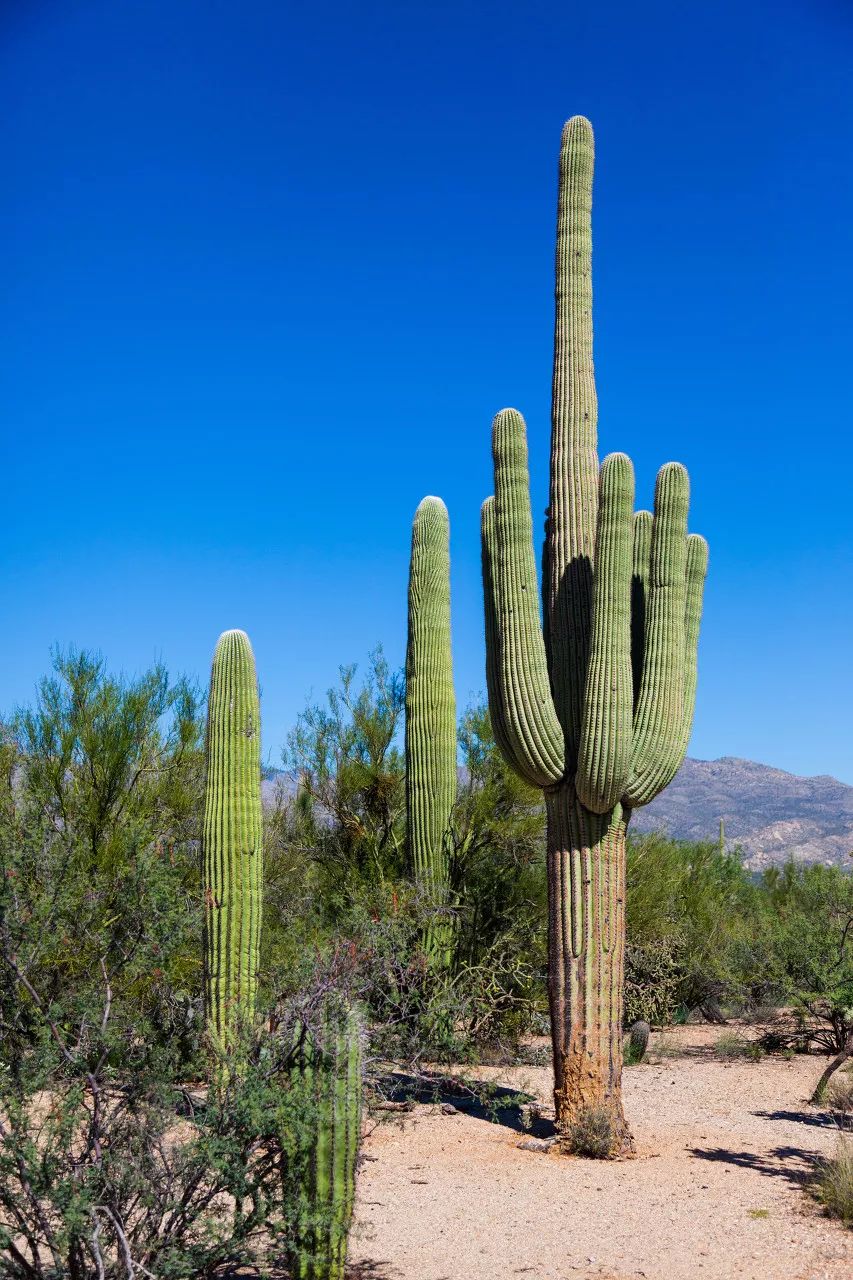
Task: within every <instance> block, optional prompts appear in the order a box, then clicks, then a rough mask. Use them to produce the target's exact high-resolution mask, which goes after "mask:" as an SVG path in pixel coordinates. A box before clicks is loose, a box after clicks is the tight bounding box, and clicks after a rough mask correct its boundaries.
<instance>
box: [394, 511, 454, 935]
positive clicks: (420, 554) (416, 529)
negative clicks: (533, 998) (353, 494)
mask: <svg viewBox="0 0 853 1280" xmlns="http://www.w3.org/2000/svg"><path fill="white" fill-rule="evenodd" d="M455 799H456V698H455V695H454V692H453V659H452V656H451V649H450V521H449V519H448V515H447V508H446V507H445V505H444V503H443V502H442V501H441V499H440V498H424V499H423V501H422V502H421V503H420V505H419V507H418V509H417V511H416V513H415V519H414V522H413V524H412V558H411V563H410V568H409V630H408V642H407V645H406V809H407V815H408V833H409V846H410V852H411V859H412V865H413V868H414V872H415V877H416V879H417V881H418V883H419V884H420V885H421V887H422V888H423V889H424V890H425V891H426V892H427V894H428V895H429V898H430V900H431V902H432V904H433V905H434V906H435V907H437V908H438V909H439V910H440V909H441V907H442V906H443V905H444V903H445V902H446V898H447V889H448V875H449V866H448V848H447V839H448V828H449V824H450V814H451V811H452V809H453V804H454V801H455ZM446 944H447V929H446V928H444V927H443V925H442V923H441V920H440V918H439V920H438V921H437V922H436V924H435V926H434V927H433V928H432V929H430V930H429V931H428V934H427V938H426V945H427V949H428V951H431V952H432V953H433V954H434V955H435V956H436V958H437V959H440V958H441V955H442V954H443V952H444V951H445V950H446Z"/></svg>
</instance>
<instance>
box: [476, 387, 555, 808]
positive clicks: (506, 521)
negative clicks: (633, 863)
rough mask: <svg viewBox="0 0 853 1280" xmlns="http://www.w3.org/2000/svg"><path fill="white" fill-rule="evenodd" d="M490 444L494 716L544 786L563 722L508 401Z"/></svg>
mask: <svg viewBox="0 0 853 1280" xmlns="http://www.w3.org/2000/svg"><path fill="white" fill-rule="evenodd" d="M492 451H493V455H494V463H495V504H494V516H495V539H494V547H493V554H492V557H491V565H492V574H493V577H492V587H493V593H494V605H495V609H494V613H495V617H496V622H497V628H496V629H497V632H498V634H499V637H500V642H499V652H500V671H499V673H498V674H497V685H498V699H497V703H498V708H499V710H498V715H497V717H496V719H498V721H499V722H500V723H501V724H502V728H503V731H504V732H505V734H506V736H507V738H508V739H509V741H510V744H511V747H512V751H511V754H510V762H511V763H512V764H513V766H514V767H515V768H516V769H517V771H518V773H519V774H520V775H521V777H522V778H524V779H525V780H526V781H527V782H530V783H531V784H532V785H533V786H539V787H548V786H553V784H554V783H556V782H559V781H560V779H561V778H562V776H563V772H564V747H563V730H562V727H561V725H560V722H559V720H558V719H557V714H556V711H555V710H554V703H553V700H552V698H551V687H550V683H549V679H548V664H547V659H546V656H545V644H544V641H543V639H542V627H541V624H540V620H539V600H538V594H537V581H536V563H535V559H534V555H533V522H532V520H531V516H530V486H529V477H528V471H527V439H526V432H525V426H524V419H523V418H522V416H521V414H520V413H517V412H516V411H515V410H514V409H504V410H503V411H502V412H501V413H499V414H498V415H497V416H496V418H495V420H494V422H493V424H492ZM493 649H494V646H493Z"/></svg>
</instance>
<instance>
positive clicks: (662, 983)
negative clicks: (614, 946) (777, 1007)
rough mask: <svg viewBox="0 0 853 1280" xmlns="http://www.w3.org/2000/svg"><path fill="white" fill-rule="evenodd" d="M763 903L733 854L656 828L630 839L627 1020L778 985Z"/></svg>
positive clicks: (671, 1013) (742, 998)
mask: <svg viewBox="0 0 853 1280" xmlns="http://www.w3.org/2000/svg"><path fill="white" fill-rule="evenodd" d="M769 925H770V911H769V904H768V903H767V901H766V898H765V896H764V895H762V894H761V892H760V890H759V889H758V887H757V886H756V885H755V884H754V883H753V881H752V880H751V878H750V876H749V874H748V873H747V872H746V871H745V870H744V868H743V865H742V863H741V861H740V859H739V857H738V856H737V854H734V853H732V854H727V853H725V852H721V850H720V848H719V845H718V844H717V843H716V842H713V843H712V842H706V843H696V844H693V843H687V842H684V841H676V840H670V839H668V838H667V837H665V836H661V835H647V836H639V837H635V838H634V839H631V840H629V842H628V859H627V933H628V949H627V956H626V1021H628V1020H630V1019H631V1018H637V1017H642V1018H644V1019H645V1020H646V1021H647V1022H650V1023H652V1024H653V1025H657V1026H660V1025H663V1024H665V1023H667V1022H672V1021H674V1020H675V1018H676V1016H677V1012H678V1010H679V1009H680V1008H681V1009H684V1010H693V1009H699V1010H700V1011H701V1010H702V1009H703V1008H706V1007H707V1008H708V1010H709V1012H710V1011H712V1007H713V1006H714V1004H715V1003H716V1002H719V1001H720V1000H725V1001H726V1002H728V1003H733V1004H735V1005H739V1006H748V1005H749V1004H750V1003H754V1002H755V1001H756V1000H758V999H764V998H766V996H767V994H768V992H771V991H772V989H773V987H774V982H773V975H774V972H775V968H774V965H773V963H772V957H771V946H770V935H769V932H768V930H769Z"/></svg>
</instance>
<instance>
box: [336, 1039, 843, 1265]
mask: <svg viewBox="0 0 853 1280" xmlns="http://www.w3.org/2000/svg"><path fill="white" fill-rule="evenodd" d="M719 1034H720V1032H719V1030H718V1029H716V1028H707V1027H684V1028H678V1029H677V1030H674V1031H671V1032H667V1033H666V1035H665V1040H664V1043H663V1044H662V1045H661V1037H653V1038H652V1048H651V1051H650V1057H651V1059H652V1061H651V1062H646V1063H643V1064H641V1065H640V1066H637V1067H632V1068H630V1069H628V1070H626V1072H625V1105H626V1111H627V1113H628V1116H629V1120H630V1123H631V1126H632V1128H633V1132H634V1137H635V1140H636V1145H637V1156H636V1158H634V1159H630V1160H624V1161H616V1162H602V1161H595V1160H582V1159H578V1158H574V1157H566V1156H561V1155H557V1154H555V1153H553V1152H552V1153H542V1152H540V1151H529V1150H521V1149H519V1147H518V1143H519V1141H522V1140H524V1138H525V1134H524V1133H523V1132H520V1131H519V1129H518V1127H517V1125H518V1109H517V1107H515V1106H508V1107H507V1108H506V1109H505V1110H504V1111H502V1112H501V1113H500V1115H499V1117H498V1120H497V1122H495V1121H493V1120H490V1119H489V1118H488V1117H487V1116H483V1115H482V1114H480V1115H478V1114H471V1113H470V1112H469V1111H462V1110H458V1111H457V1112H456V1114H442V1112H441V1108H440V1105H439V1104H437V1103H432V1102H430V1103H419V1104H417V1105H416V1107H415V1109H414V1110H413V1111H412V1112H411V1113H409V1114H407V1115H405V1116H402V1117H399V1116H394V1117H393V1118H392V1119H390V1120H386V1121H385V1122H383V1123H380V1124H377V1125H375V1126H374V1127H372V1128H371V1131H370V1132H369V1134H368V1136H367V1139H366V1142H365V1149H364V1155H365V1160H364V1163H363V1165H362V1168H361V1171H360V1174H359V1186H358V1198H357V1206H356V1221H355V1227H354V1231H353V1234H352V1237H351V1243H350V1262H351V1266H350V1268H349V1275H350V1276H351V1278H352V1280H517V1278H518V1277H522V1278H523V1280H563V1277H567V1278H569V1280H578V1278H579V1277H586V1276H589V1277H592V1276H596V1277H607V1278H609V1280H627V1277H636V1276H646V1277H649V1280H688V1278H689V1280H695V1278H696V1277H697V1276H707V1277H709V1280H727V1278H728V1277H733V1276H737V1277H742V1278H744V1280H841V1277H845V1280H851V1277H853V1231H849V1230H847V1229H846V1228H845V1227H843V1226H841V1225H840V1224H839V1223H837V1222H833V1221H830V1220H828V1219H827V1218H825V1217H823V1216H822V1214H821V1211H820V1208H819V1207H818V1206H817V1205H816V1204H815V1203H814V1201H813V1200H812V1198H811V1197H810V1196H809V1195H808V1194H807V1193H806V1192H805V1191H804V1190H803V1184H804V1182H805V1181H806V1180H807V1179H808V1178H809V1176H810V1173H811V1171H812V1169H813V1166H814V1161H815V1159H816V1158H818V1157H819V1156H821V1155H824V1154H830V1153H831V1152H832V1150H833V1148H834V1146H835V1144H836V1143H837V1141H838V1128H837V1125H836V1124H835V1122H834V1120H833V1117H832V1116H831V1115H830V1114H829V1113H828V1112H826V1111H819V1110H815V1109H814V1108H811V1107H809V1106H808V1105H807V1103H806V1101H805V1099H807V1097H808V1095H809V1092H810V1089H811V1088H812V1087H813V1085H814V1082H815V1080H816V1079H817V1077H818V1075H819V1074H820V1071H821V1070H822V1066H823V1062H824V1061H825V1060H824V1059H820V1058H816V1057H797V1058H794V1059H793V1060H791V1061H787V1062H786V1061H784V1060H781V1059H773V1058H765V1059H764V1060H762V1061H761V1062H757V1063H755V1062H744V1061H737V1062H734V1063H731V1064H726V1063H723V1062H721V1061H719V1060H716V1059H715V1058H714V1056H713V1045H714V1042H715V1041H716V1039H717V1037H718V1036H719ZM655 1040H657V1041H658V1046H659V1049H660V1050H661V1051H662V1052H661V1055H660V1056H657V1057H656V1056H655ZM470 1074H471V1075H475V1076H476V1077H477V1078H478V1079H480V1080H485V1079H489V1080H492V1081H494V1082H496V1083H499V1084H500V1085H501V1086H507V1087H508V1088H510V1089H513V1090H516V1091H524V1092H525V1093H529V1094H532V1095H535V1096H536V1097H537V1098H538V1099H540V1100H542V1101H543V1102H548V1101H550V1098H549V1094H550V1089H551V1078H550V1071H549V1070H548V1069H547V1068H544V1067H542V1068H540V1067H531V1066H525V1067H514V1068H485V1067H481V1068H477V1069H476V1071H472V1072H471V1073H470ZM452 1101H453V1102H455V1103H456V1104H457V1105H458V1106H462V1105H464V1104H462V1103H460V1100H459V1098H458V1097H453V1098H452ZM513 1126H516V1127H513Z"/></svg>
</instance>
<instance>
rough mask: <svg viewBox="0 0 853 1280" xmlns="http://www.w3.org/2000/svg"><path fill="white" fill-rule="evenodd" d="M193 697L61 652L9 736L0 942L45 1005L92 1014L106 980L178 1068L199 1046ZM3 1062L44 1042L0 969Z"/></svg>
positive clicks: (2, 812)
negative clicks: (121, 675)
mask: <svg viewBox="0 0 853 1280" xmlns="http://www.w3.org/2000/svg"><path fill="white" fill-rule="evenodd" d="M200 747H201V722H200V716H199V699H198V696H197V694H196V692H195V691H194V690H193V689H192V688H191V687H190V686H189V685H187V683H186V682H185V681H178V682H177V683H175V684H170V682H169V680H168V677H167V675H166V672H165V671H164V669H163V668H162V667H155V668H154V669H152V670H151V671H149V672H147V673H146V674H145V675H143V676H141V677H139V678H138V679H135V680H129V679H125V678H116V677H113V676H110V675H108V674H107V672H106V669H105V666H104V662H103V660H102V659H101V658H99V657H95V656H92V655H90V654H86V653H75V652H71V653H68V654H65V655H63V654H57V655H56V657H55V659H54V672H53V675H52V676H50V677H48V678H46V679H45V680H43V681H42V683H41V685H40V686H39V690H38V694H37V698H36V702H35V705H34V706H33V707H32V708H30V709H26V710H23V711H21V712H19V713H18V714H17V715H16V716H15V717H14V719H13V720H12V722H11V724H10V725H9V726H8V729H7V731H6V734H5V739H4V742H3V746H2V763H3V770H2V776H0V935H2V938H3V940H4V943H5V945H6V946H7V948H8V949H9V950H10V952H11V953H13V954H15V955H16V956H17V957H18V959H19V962H20V963H21V965H22V966H23V967H24V968H25V969H26V971H27V972H28V974H30V976H31V980H32V981H33V983H34V984H35V985H36V986H37V988H38V990H39V991H40V992H41V993H42V995H43V998H44V999H45V1001H46V1002H47V1003H48V1004H52V1003H53V1002H56V1001H58V1000H60V999H61V1001H62V1003H63V1009H64V1016H65V1017H67V1018H69V1019H71V1021H72V1022H74V1021H77V1020H83V1021H85V1020H86V1019H87V1018H89V1019H90V1020H96V1017H97V1014H96V1010H97V1009H98V1008H99V1002H100V998H101V982H102V973H103V971H104V970H106V972H107V973H108V974H109V978H110V984H111V988H112V991H113V996H114V999H115V1001H116V1003H117V1005H118V1006H119V1007H120V1009H121V1011H122V1012H121V1014H120V1018H124V1019H126V1023H125V1026H124V1031H123V1038H122V1036H118V1035H117V1036H116V1037H114V1040H113V1044H112V1047H111V1054H112V1061H113V1063H114V1065H118V1064H119V1063H120V1061H122V1060H123V1057H124V1056H125V1055H126V1054H127V1053H128V1052H129V1051H130V1050H129V1046H130V1045H131V1043H132V1042H133V1039H134V1037H137V1038H138V1037H143V1038H145V1039H146V1040H148V1041H149V1042H150V1043H152V1044H154V1045H157V1046H159V1048H160V1049H162V1051H163V1052H164V1053H165V1054H167V1055H168V1056H169V1057H170V1058H171V1059H172V1060H173V1061H174V1063H175V1069H176V1070H177V1069H178V1065H177V1064H178V1063H179V1062H184V1063H186V1062H187V1061H188V1060H189V1058H190V1057H191V1056H192V1054H193V1052H194V1050H195V1046H196V1043H197V1038H198V1031H199V1022H200V1019H199V1017H198V1014H199V1012H200V1000H199V994H200V972H201V969H200V953H199V945H198V939H199V936H200V926H201V916H200V896H201V895H200V882H199V874H198V853H197V849H198V835H199V817H200V808H201V805H200V800H201V789H202V779H203V762H202V753H201V749H200ZM0 1017H2V1023H3V1057H4V1060H5V1061H6V1062H7V1063H10V1062H17V1061H19V1060H20V1056H21V1055H22V1054H23V1053H25V1052H26V1050H27V1048H28V1046H31V1045H32V1044H33V1043H34V1042H35V1041H36V1040H37V1039H38V1034H39V1033H38V1020H37V1019H36V1018H35V1016H34V1011H33V1008H32V1005H31V1003H30V1002H29V1001H28V1000H26V999H23V1000H22V999H20V998H19V996H18V994H17V992H16V989H15V984H14V983H13V982H12V981H11V980H10V976H9V972H8V970H6V971H3V972H0Z"/></svg>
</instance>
